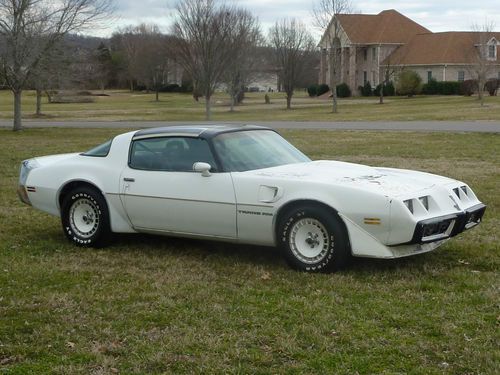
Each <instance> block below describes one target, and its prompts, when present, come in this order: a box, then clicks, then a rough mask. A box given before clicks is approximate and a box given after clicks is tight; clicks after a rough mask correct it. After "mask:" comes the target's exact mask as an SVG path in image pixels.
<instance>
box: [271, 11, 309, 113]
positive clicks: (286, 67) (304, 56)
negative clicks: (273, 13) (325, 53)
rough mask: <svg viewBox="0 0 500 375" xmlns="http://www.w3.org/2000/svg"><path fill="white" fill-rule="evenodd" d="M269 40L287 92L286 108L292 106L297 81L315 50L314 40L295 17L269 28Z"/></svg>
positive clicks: (278, 22)
mask: <svg viewBox="0 0 500 375" xmlns="http://www.w3.org/2000/svg"><path fill="white" fill-rule="evenodd" d="M269 42H270V44H271V46H272V48H273V49H274V53H275V59H276V65H277V67H278V69H279V73H278V74H279V78H280V81H281V84H282V85H283V89H284V90H285V92H286V108H287V109H290V108H291V103H292V96H293V92H294V89H295V87H296V85H297V82H298V81H299V80H300V78H301V76H302V74H304V71H305V69H306V68H308V67H307V65H306V62H307V61H308V59H309V58H310V54H311V53H312V51H313V50H314V40H313V38H312V36H311V34H310V33H309V32H308V31H307V29H306V27H305V25H304V24H303V23H301V22H299V21H297V20H295V19H291V20H289V19H283V20H281V21H277V22H276V23H275V25H274V26H273V27H272V28H271V29H270V30H269Z"/></svg>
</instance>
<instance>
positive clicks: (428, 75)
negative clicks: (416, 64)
mask: <svg viewBox="0 0 500 375" xmlns="http://www.w3.org/2000/svg"><path fill="white" fill-rule="evenodd" d="M430 81H432V70H428V71H427V82H430Z"/></svg>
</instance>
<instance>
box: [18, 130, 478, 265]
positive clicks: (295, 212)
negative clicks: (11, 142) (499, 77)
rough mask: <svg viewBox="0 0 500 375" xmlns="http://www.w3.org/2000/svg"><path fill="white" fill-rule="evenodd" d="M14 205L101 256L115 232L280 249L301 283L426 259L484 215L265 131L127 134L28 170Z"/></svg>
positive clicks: (454, 184) (413, 177)
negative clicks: (382, 262)
mask: <svg viewBox="0 0 500 375" xmlns="http://www.w3.org/2000/svg"><path fill="white" fill-rule="evenodd" d="M18 193H19V196H20V198H21V200H22V201H23V202H25V203H27V204H30V205H32V206H33V207H35V208H37V209H39V210H42V211H45V212H47V213H49V214H53V215H57V216H60V217H61V221H62V227H63V231H64V233H65V234H66V236H67V237H68V239H69V240H70V241H72V242H74V243H75V244H76V245H79V246H102V245H104V244H105V243H106V242H107V240H108V238H109V237H110V235H111V233H112V232H114V233H135V232H144V233H153V234H165V235H172V236H185V237H197V238H205V239H214V240H223V241H230V242H238V243H248V244H256V245H265V246H279V247H280V248H281V249H282V250H283V254H284V256H285V258H286V260H287V261H288V263H289V264H290V265H291V266H293V267H294V268H297V269H299V270H304V271H327V270H330V271H331V270H337V269H340V268H342V267H344V266H345V265H346V264H347V263H348V261H349V259H350V258H351V256H358V257H374V258H398V257H404V256H409V255H415V254H421V253H425V252H427V251H431V250H433V249H435V248H437V247H438V246H439V245H441V244H443V243H444V242H445V241H447V240H448V239H450V238H451V237H453V236H455V235H457V234H459V233H461V232H463V231H464V230H467V229H470V228H472V227H474V226H476V225H477V224H479V223H480V222H481V219H482V216H483V214H484V211H485V208H486V206H485V205H484V204H482V203H481V202H480V201H479V200H478V198H477V197H476V195H475V194H474V192H473V191H472V189H471V188H470V187H469V186H467V185H466V184H465V183H463V182H460V181H456V180H453V179H450V178H446V177H441V176H437V175H433V174H429V173H423V172H417V171H410V170H402V169H392V168H373V167H369V166H364V165H358V164H351V163H344V162H338V161H325V160H319V161H311V160H310V159H309V158H308V157H307V156H305V155H304V154H303V153H301V152H300V151H299V150H297V149H296V148H295V147H293V146H292V145H291V144H290V143H288V142H287V141H286V140H285V139H283V138H282V137H281V136H280V135H278V134H277V133H276V132H274V131H273V130H271V129H267V128H264V127H258V126H238V127H236V126H227V125H224V126H207V127H199V126H187V127H166V128H156V129H147V130H139V131H132V132H129V133H125V134H121V135H118V136H116V137H115V138H114V139H112V140H110V141H108V142H106V143H104V144H102V145H100V146H97V147H96V148H94V149H92V150H90V151H88V152H84V153H75V154H64V155H53V156H44V157H37V158H33V159H29V160H25V161H23V163H22V165H21V171H20V178H19V190H18Z"/></svg>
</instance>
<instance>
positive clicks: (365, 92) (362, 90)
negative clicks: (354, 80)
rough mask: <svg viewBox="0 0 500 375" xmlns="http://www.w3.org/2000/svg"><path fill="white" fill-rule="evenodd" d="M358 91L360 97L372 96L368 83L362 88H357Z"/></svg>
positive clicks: (370, 85)
mask: <svg viewBox="0 0 500 375" xmlns="http://www.w3.org/2000/svg"><path fill="white" fill-rule="evenodd" d="M358 90H359V92H360V93H361V95H362V96H372V95H373V90H372V84H371V83H370V81H366V83H365V85H364V86H359V87H358Z"/></svg>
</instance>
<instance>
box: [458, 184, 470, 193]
mask: <svg viewBox="0 0 500 375" xmlns="http://www.w3.org/2000/svg"><path fill="white" fill-rule="evenodd" d="M460 188H461V189H462V191H463V192H464V194H465V195H469V193H468V192H467V186H461V187H460Z"/></svg>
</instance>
